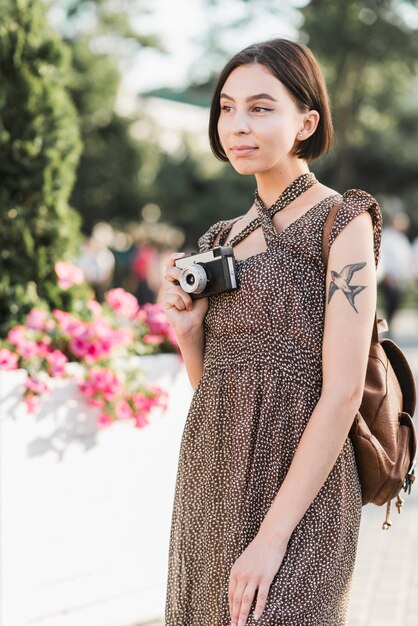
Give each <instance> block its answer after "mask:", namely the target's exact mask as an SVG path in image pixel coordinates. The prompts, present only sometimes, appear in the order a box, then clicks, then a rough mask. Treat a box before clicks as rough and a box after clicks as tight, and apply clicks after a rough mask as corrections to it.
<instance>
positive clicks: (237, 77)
mask: <svg viewBox="0 0 418 626" xmlns="http://www.w3.org/2000/svg"><path fill="white" fill-rule="evenodd" d="M220 107H221V112H220V115H219V120H218V133H219V139H220V141H221V144H222V147H223V149H224V151H225V154H226V156H227V157H228V159H229V160H230V162H231V164H232V165H233V167H234V168H235V169H236V170H237V172H239V173H240V174H257V173H261V172H266V171H269V170H272V169H275V168H276V167H279V168H280V167H281V166H283V164H285V163H286V162H287V161H289V160H294V159H296V158H297V157H295V156H294V155H291V152H292V149H293V147H294V144H295V141H296V140H297V139H299V140H303V139H306V138H307V137H308V136H309V135H310V134H312V132H313V131H312V128H311V131H312V132H309V131H308V129H307V128H305V127H306V126H307V127H310V123H309V122H306V120H305V118H306V117H307V115H306V113H303V112H301V111H300V110H299V109H298V107H297V105H296V104H295V101H294V100H293V98H292V96H291V95H290V93H289V91H288V90H287V88H286V87H285V86H284V85H283V83H281V82H280V81H279V80H278V79H277V78H276V77H275V76H273V74H271V73H270V71H269V69H268V68H267V67H265V66H264V65H261V64H259V63H252V64H249V65H241V66H239V67H237V68H236V69H235V70H233V71H232V72H231V74H230V75H229V76H228V78H227V80H226V81H225V83H224V85H223V87H222V91H221V95H220ZM301 131H302V136H300V135H299V133H300V132H301Z"/></svg>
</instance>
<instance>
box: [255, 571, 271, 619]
mask: <svg viewBox="0 0 418 626" xmlns="http://www.w3.org/2000/svg"><path fill="white" fill-rule="evenodd" d="M270 584H271V583H269V582H268V581H266V580H262V581H261V583H260V585H259V587H258V592H257V604H256V606H255V609H254V619H256V620H257V619H258V618H259V617H260V616H261V614H262V612H263V611H264V608H265V606H266V601H267V596H268V592H269V589H270Z"/></svg>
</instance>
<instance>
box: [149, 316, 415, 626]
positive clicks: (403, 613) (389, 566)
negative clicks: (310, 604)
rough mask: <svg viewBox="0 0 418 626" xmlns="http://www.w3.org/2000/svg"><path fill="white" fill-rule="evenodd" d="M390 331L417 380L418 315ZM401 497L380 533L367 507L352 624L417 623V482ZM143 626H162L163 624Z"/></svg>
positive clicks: (374, 511) (375, 514) (374, 512)
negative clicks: (399, 507)
mask: <svg viewBox="0 0 418 626" xmlns="http://www.w3.org/2000/svg"><path fill="white" fill-rule="evenodd" d="M391 330H392V338H393V340H394V341H396V342H397V343H399V345H400V346H402V349H404V350H405V352H406V354H407V357H408V359H409V361H410V363H411V366H412V368H413V370H414V373H415V378H416V380H417V379H418V312H417V311H402V312H400V313H399V314H398V315H397V317H396V318H395V319H394V321H393V325H392V329H391ZM417 382H418V380H417ZM416 421H417V422H418V420H417V419H416ZM402 496H403V497H404V507H403V512H402V514H401V515H399V514H398V513H397V510H396V507H394V506H393V512H392V527H391V528H390V529H389V530H387V531H383V530H382V523H383V521H384V519H385V512H386V507H385V506H382V507H378V506H374V505H372V504H370V505H368V506H366V507H364V508H363V511H362V522H361V528H360V539H359V545H358V550H357V559H356V567H355V571H354V578H353V588H352V594H351V602H350V611H349V621H348V625H349V626H416V625H417V624H418V567H417V563H416V556H417V555H418V484H415V486H414V489H413V490H412V493H411V495H405V494H403V492H402ZM141 626H142V625H141ZM143 626H164V621H163V620H161V621H154V622H149V623H148V624H145V625H143ZM196 626H198V625H196ZM202 626H203V625H202ZM293 626H297V625H296V624H295V625H293ZM318 626H319V625H318Z"/></svg>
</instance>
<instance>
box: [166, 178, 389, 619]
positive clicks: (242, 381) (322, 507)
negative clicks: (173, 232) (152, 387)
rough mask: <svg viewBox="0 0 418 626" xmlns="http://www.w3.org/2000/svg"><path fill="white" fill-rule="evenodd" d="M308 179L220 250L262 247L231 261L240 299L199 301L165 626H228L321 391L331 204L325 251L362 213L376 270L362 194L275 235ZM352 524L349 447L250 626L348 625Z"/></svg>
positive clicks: (214, 235)
mask: <svg viewBox="0 0 418 626" xmlns="http://www.w3.org/2000/svg"><path fill="white" fill-rule="evenodd" d="M315 182H316V179H315V176H314V175H313V174H312V173H308V174H304V175H302V176H300V177H299V178H297V179H296V180H295V181H293V183H292V184H291V185H290V186H289V187H288V188H287V189H286V190H285V191H284V192H283V194H281V196H280V197H279V198H278V199H277V201H276V202H275V203H274V204H273V205H272V206H271V207H270V208H269V209H266V207H265V206H264V204H263V202H262V200H261V198H260V197H259V196H258V193H257V191H256V192H255V201H256V207H257V211H258V217H257V218H255V220H254V222H256V223H255V224H253V223H252V222H251V223H250V224H249V225H248V226H247V227H246V228H245V229H244V231H242V232H241V233H240V234H239V235H238V236H237V237H235V238H234V239H233V240H232V241H231V243H232V244H235V243H237V241H238V240H241V239H242V238H243V237H245V236H246V235H248V233H249V232H252V230H254V228H257V227H260V226H261V228H262V229H263V233H264V237H265V241H266V245H267V249H266V251H264V252H260V253H258V254H255V255H254V256H251V257H249V258H247V259H245V260H239V261H238V262H237V272H238V279H239V284H240V287H239V289H238V290H234V291H230V292H225V293H222V294H217V295H215V296H211V297H210V301H209V309H208V312H207V315H206V318H205V341H206V343H205V353H204V371H203V375H202V378H201V379H200V382H199V384H198V387H197V389H196V391H195V393H194V395H193V399H192V402H191V406H190V411H189V414H188V417H187V421H186V424H185V428H184V432H183V437H182V442H181V448H180V458H179V466H178V471H177V481H176V490H175V499H174V508H173V515H172V526H171V534H170V549H169V561H168V567H169V569H168V579H167V597H166V620H165V624H166V626H229V625H230V623H231V620H230V615H229V608H228V584H229V574H230V570H231V567H232V565H233V564H234V562H235V561H236V559H237V558H238V557H239V556H240V555H241V554H242V552H243V551H244V550H245V548H246V547H247V545H248V544H249V543H250V542H251V541H252V539H253V538H254V537H255V535H256V534H257V532H258V529H259V526H260V524H261V522H262V521H263V518H264V516H265V515H266V513H267V511H268V509H269V507H270V505H271V503H272V502H273V500H274V498H275V496H276V494H277V491H278V490H279V488H280V485H281V484H282V482H283V480H284V478H285V476H286V473H287V471H288V469H289V466H290V464H291V461H292V458H293V456H294V454H295V451H296V448H297V446H298V442H299V440H300V438H301V435H302V433H303V430H304V428H305V426H306V424H307V422H308V420H309V417H310V415H311V413H312V411H313V410H314V408H315V405H316V404H317V402H318V400H319V397H320V394H321V385H322V364H321V352H322V338H323V327H324V310H325V296H326V294H325V268H324V265H323V263H322V259H321V242H322V231H323V226H324V222H325V219H326V216H327V214H328V211H329V209H330V208H331V207H332V206H333V205H334V204H335V203H342V206H341V208H340V210H339V212H338V214H337V217H336V219H335V221H334V225H333V228H332V230H331V232H330V236H329V244H330V245H331V244H332V243H333V241H334V240H335V238H336V237H337V236H338V234H339V233H340V232H341V230H342V229H343V228H344V227H345V226H346V225H347V224H348V223H349V222H350V220H352V219H353V218H354V217H355V216H356V215H358V214H359V213H361V212H362V211H369V212H370V214H371V217H372V221H373V227H374V252H375V262H376V265H377V262H378V258H379V253H380V239H381V226H382V217H381V212H380V209H379V205H378V204H377V202H376V200H375V199H374V198H373V197H372V196H371V195H369V194H368V193H366V192H364V191H361V190H357V189H351V190H349V191H347V192H345V193H344V194H343V195H342V196H341V195H340V194H337V195H333V196H330V197H329V198H326V199H325V200H323V201H321V202H319V203H318V204H316V205H315V206H313V207H311V208H310V209H309V210H308V211H307V212H306V213H305V214H304V215H302V217H300V218H299V219H296V221H294V222H292V223H291V224H290V225H289V226H288V227H287V228H285V229H284V230H283V231H281V232H280V233H279V232H278V231H277V230H276V228H275V227H274V226H273V222H272V217H273V215H274V214H275V212H276V211H278V210H280V209H282V208H284V206H287V205H288V204H289V203H290V202H291V201H292V200H293V199H294V198H296V197H297V196H298V195H299V194H300V193H302V192H303V191H305V190H306V189H308V188H309V187H310V186H311V185H312V184H314V183H315ZM234 221H235V220H229V221H221V222H218V223H216V224H214V225H213V226H212V227H211V228H210V229H209V230H208V231H207V232H206V233H205V235H203V236H202V237H201V238H200V240H199V249H200V251H201V252H203V251H205V250H208V249H210V248H211V247H213V245H214V244H215V242H216V243H218V242H219V243H221V244H225V243H229V242H228V241H227V237H228V233H229V231H230V229H231V227H232V224H233V222H234ZM318 454H319V455H320V454H321V451H320V450H318ZM306 471H307V472H309V467H307V468H306ZM360 515H361V491H360V484H359V479H358V474H357V469H356V465H355V460H354V455H353V449H352V445H351V442H350V440H349V439H348V438H347V439H346V441H345V443H344V446H343V449H342V451H341V453H340V455H339V457H338V459H337V461H336V463H335V465H334V467H333V469H332V470H331V472H330V474H329V476H328V478H327V480H326V482H325V483H324V485H323V486H322V488H321V490H320V492H319V493H318V495H317V497H316V498H315V499H314V501H313V502H312V504H311V506H310V507H309V509H308V510H307V512H306V514H305V515H304V517H303V518H302V519H301V521H300V522H299V524H298V525H297V526H296V528H295V530H294V532H293V534H292V536H291V539H290V542H289V544H288V548H287V552H286V555H285V558H284V560H283V562H282V565H281V567H280V568H279V570H278V572H277V574H276V575H275V577H274V579H273V581H272V584H271V587H270V591H269V594H268V598H267V603H266V607H265V610H264V612H263V614H262V616H261V618H260V619H259V620H258V621H257V622H256V621H255V620H254V618H253V610H254V608H255V600H254V602H253V604H252V608H251V611H250V614H249V617H248V621H247V624H248V626H255V625H256V624H258V625H259V626H267V625H269V626H343V625H346V624H347V621H346V619H347V617H346V613H347V605H348V598H349V591H350V584H351V577H352V572H353V567H354V560H355V554H356V546H357V539H358V531H359V524H360Z"/></svg>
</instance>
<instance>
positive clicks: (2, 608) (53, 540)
mask: <svg viewBox="0 0 418 626" xmlns="http://www.w3.org/2000/svg"><path fill="white" fill-rule="evenodd" d="M141 364H142V367H143V368H145V369H146V370H147V371H148V373H149V377H150V379H152V380H153V382H155V383H157V384H160V385H161V386H163V387H164V388H165V389H167V390H168V391H169V394H170V397H169V409H168V411H167V412H166V413H165V414H161V412H158V413H157V411H155V412H154V414H153V415H152V416H151V420H150V421H151V423H150V425H148V426H146V427H145V428H143V429H136V428H134V427H133V426H131V425H130V424H127V423H120V424H114V425H112V426H111V427H110V428H109V429H106V430H97V428H96V423H95V415H96V414H95V412H94V411H93V410H91V409H89V408H88V407H87V405H86V403H85V401H84V398H83V397H82V396H81V394H80V393H79V391H78V389H77V387H76V385H75V383H70V382H68V381H59V380H56V381H55V385H56V388H55V389H54V392H53V393H52V395H51V396H50V397H46V398H45V403H44V408H43V409H42V410H41V412H40V414H38V415H36V416H31V415H28V414H27V413H26V411H25V408H24V405H22V404H21V403H20V393H21V391H20V389H21V385H22V383H23V382H24V379H25V376H26V373H25V372H24V371H23V370H18V371H14V372H0V411H1V413H0V626H32V625H39V626H75V625H76V626H133V625H135V626H136V625H137V624H140V623H141V622H145V621H147V620H151V619H153V618H156V617H159V616H161V615H162V613H163V609H164V601H165V586H166V573H167V556H168V543H169V532H170V523H171V511H172V503H173V494H174V484H175V478H176V471H177V462H178V453H179V446H180V440H181V435H182V432H183V427H184V421H185V416H186V414H187V410H188V407H189V404H190V400H191V397H192V393H193V392H192V388H191V386H190V383H189V381H188V378H187V375H186V371H185V368H184V366H183V365H181V363H180V361H179V359H178V357H177V356H176V355H160V356H156V357H143V358H142V359H141Z"/></svg>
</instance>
